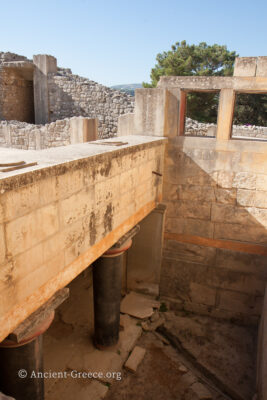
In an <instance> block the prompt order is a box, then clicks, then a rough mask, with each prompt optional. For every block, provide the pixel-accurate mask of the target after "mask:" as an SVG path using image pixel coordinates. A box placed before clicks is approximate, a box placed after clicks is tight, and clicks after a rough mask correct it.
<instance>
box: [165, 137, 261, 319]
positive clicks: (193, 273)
mask: <svg viewBox="0 0 267 400" xmlns="http://www.w3.org/2000/svg"><path fill="white" fill-rule="evenodd" d="M163 201H164V202H165V203H166V204H167V213H166V227H165V246H164V255H163V264H162V275H161V294H162V295H165V296H167V297H172V298H176V299H177V300H179V301H178V303H177V307H184V308H185V309H187V310H194V311H197V312H204V313H210V314H212V315H215V316H225V317H229V318H232V317H234V318H237V319H239V320H243V321H244V320H246V321H247V322H253V321H254V320H255V321H257V317H258V316H259V315H260V313H261V307H262V300H263V295H264V288H265V282H266V280H267V257H266V256H267V249H266V246H265V245H266V240H267V146H266V143H261V144H259V143H255V142H254V143H253V142H250V143H249V142H245V141H241V140H240V141H238V142H236V141H231V142H225V143H223V142H221V143H218V141H216V139H208V138H193V137H192V138H190V137H187V138H185V137H180V138H176V139H173V140H170V142H169V144H168V151H167V154H166V159H165V174H164V189H163ZM255 317H256V318H255Z"/></svg>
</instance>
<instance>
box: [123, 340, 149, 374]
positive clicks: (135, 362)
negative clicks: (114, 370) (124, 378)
mask: <svg viewBox="0 0 267 400" xmlns="http://www.w3.org/2000/svg"><path fill="white" fill-rule="evenodd" d="M145 353H146V350H145V349H143V348H142V347H140V346H135V348H134V349H133V351H132V353H131V355H130V357H129V358H128V360H127V361H126V363H125V364H124V367H125V368H126V369H128V370H129V371H131V372H136V370H137V368H138V366H139V364H140V363H141V362H142V360H143V358H144V356H145Z"/></svg>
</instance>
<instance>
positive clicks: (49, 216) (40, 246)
mask: <svg viewBox="0 0 267 400" xmlns="http://www.w3.org/2000/svg"><path fill="white" fill-rule="evenodd" d="M123 140H124V142H128V144H126V145H124V146H123V147H121V148H118V147H114V146H112V144H111V145H110V146H107V145H97V144H95V143H94V144H90V143H88V144H78V145H72V146H68V147H64V148H58V149H49V150H43V151H39V152H22V151H20V150H14V149H9V152H10V154H6V158H7V159H8V160H12V159H13V158H14V157H15V159H16V160H18V159H19V158H22V157H24V160H26V161H30V160H32V161H35V160H38V166H35V167H31V170H30V171H28V172H27V170H24V173H21V172H19V171H18V172H16V171H13V172H9V173H5V174H4V176H3V174H2V175H1V177H0V193H1V194H0V341H1V340H2V339H3V338H4V337H5V336H6V335H7V334H8V333H9V332H10V331H11V330H12V329H14V328H15V326H16V325H17V324H19V323H20V322H21V321H23V320H24V319H25V318H26V317H27V316H28V315H29V314H31V313H32V312H33V311H34V310H36V309H38V308H39V307H40V305H41V304H42V303H44V302H45V301H46V300H47V299H48V298H49V297H51V296H52V295H53V294H54V293H55V292H56V291H57V290H58V289H59V288H61V287H64V286H65V285H67V284H68V283H69V282H70V281H71V280H72V279H74V278H75V277H76V276H77V275H78V274H79V273H80V272H81V271H83V270H84V269H85V268H87V267H88V265H90V264H91V263H92V262H93V261H95V259H96V258H98V257H100V256H101V255H102V254H103V253H104V252H105V251H106V250H107V249H108V248H109V247H111V246H112V245H113V244H114V243H115V242H116V241H117V240H118V239H119V238H120V237H121V236H123V235H124V234H125V233H126V232H128V231H129V230H130V229H131V228H132V227H133V226H135V225H136V224H137V223H138V222H139V221H140V220H142V219H143V218H144V217H146V216H147V215H148V214H149V212H151V211H152V210H153V209H154V208H155V207H156V204H157V202H159V201H160V200H161V194H162V179H159V178H158V176H156V175H155V174H153V173H152V171H158V172H162V169H163V154H164V143H165V142H164V141H163V140H162V139H155V138H148V137H146V138H140V137H139V138H137V139H136V138H134V137H132V138H129V137H128V138H127V137H124V138H123ZM6 151H7V150H6V149H5V150H2V154H1V157H2V158H1V159H3V156H4V154H5V153H4V152H6ZM0 152H1V149H0ZM25 153H26V154H25Z"/></svg>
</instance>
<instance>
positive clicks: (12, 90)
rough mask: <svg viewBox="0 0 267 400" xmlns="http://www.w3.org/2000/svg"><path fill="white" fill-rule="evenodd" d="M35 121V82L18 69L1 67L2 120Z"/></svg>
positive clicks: (0, 101)
mask: <svg viewBox="0 0 267 400" xmlns="http://www.w3.org/2000/svg"><path fill="white" fill-rule="evenodd" d="M1 119H2V120H17V121H25V122H31V123H33V122H34V104H33V82H32V81H30V80H26V79H24V78H23V77H22V76H20V75H19V73H18V72H16V70H13V69H6V68H1V64H0V120H1Z"/></svg>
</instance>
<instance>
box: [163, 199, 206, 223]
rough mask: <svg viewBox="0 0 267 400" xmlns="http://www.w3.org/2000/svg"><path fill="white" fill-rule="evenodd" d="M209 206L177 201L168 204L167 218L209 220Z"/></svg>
mask: <svg viewBox="0 0 267 400" xmlns="http://www.w3.org/2000/svg"><path fill="white" fill-rule="evenodd" d="M210 210H211V205H210V204H209V203H206V204H199V203H198V202H194V201H191V202H188V201H179V202H178V203H177V202H170V203H169V205H168V208H167V214H166V215H167V217H184V218H196V219H204V220H210Z"/></svg>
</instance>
